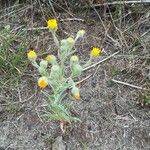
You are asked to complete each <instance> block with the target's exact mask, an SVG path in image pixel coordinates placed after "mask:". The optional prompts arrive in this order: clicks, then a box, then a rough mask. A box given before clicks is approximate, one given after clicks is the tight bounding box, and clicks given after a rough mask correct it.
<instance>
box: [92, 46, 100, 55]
mask: <svg viewBox="0 0 150 150" xmlns="http://www.w3.org/2000/svg"><path fill="white" fill-rule="evenodd" d="M100 54H101V49H100V48H98V47H93V48H92V50H91V56H92V57H98V56H100Z"/></svg>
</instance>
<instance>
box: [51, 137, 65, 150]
mask: <svg viewBox="0 0 150 150" xmlns="http://www.w3.org/2000/svg"><path fill="white" fill-rule="evenodd" d="M52 150H66V146H65V144H64V142H63V140H62V136H58V137H57V138H56V139H55V142H54V143H53V145H52Z"/></svg>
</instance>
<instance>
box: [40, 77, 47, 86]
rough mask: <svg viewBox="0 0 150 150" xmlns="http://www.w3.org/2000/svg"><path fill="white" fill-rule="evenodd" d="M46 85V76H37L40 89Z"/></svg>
mask: <svg viewBox="0 0 150 150" xmlns="http://www.w3.org/2000/svg"><path fill="white" fill-rule="evenodd" d="M47 85H48V82H47V79H46V78H44V77H41V78H39V80H38V86H39V87H40V88H41V89H44V88H45V87H46V86H47Z"/></svg>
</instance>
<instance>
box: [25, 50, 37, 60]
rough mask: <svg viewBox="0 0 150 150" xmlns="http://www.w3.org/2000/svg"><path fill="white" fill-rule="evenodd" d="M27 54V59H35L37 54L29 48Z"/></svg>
mask: <svg viewBox="0 0 150 150" xmlns="http://www.w3.org/2000/svg"><path fill="white" fill-rule="evenodd" d="M27 56H28V59H29V60H31V61H35V60H36V58H37V55H36V53H35V52H34V50H30V51H29V52H28V53H27Z"/></svg>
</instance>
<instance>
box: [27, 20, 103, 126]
mask: <svg viewBox="0 0 150 150" xmlns="http://www.w3.org/2000/svg"><path fill="white" fill-rule="evenodd" d="M47 28H48V29H49V31H50V32H51V34H52V37H53V39H54V42H55V44H56V46H57V49H58V51H57V56H54V55H53V54H49V55H47V56H46V58H45V59H42V60H41V61H40V63H39V64H38V63H37V59H38V58H37V54H36V52H35V51H34V50H29V52H28V53H27V56H28V59H29V61H30V62H31V63H32V65H33V66H34V67H35V68H37V70H38V72H39V74H40V77H39V79H38V83H37V84H38V86H39V87H40V88H41V91H42V93H44V95H45V96H46V97H47V103H48V112H47V114H46V116H47V117H48V118H49V119H50V120H56V121H60V123H61V125H62V126H63V125H64V124H66V123H71V122H73V121H75V122H76V121H81V120H80V119H79V118H77V117H74V116H73V115H72V114H71V111H70V110H71V108H72V106H73V102H74V100H72V99H75V100H80V99H81V97H80V90H79V88H78V87H77V85H76V82H75V80H76V79H78V78H79V77H80V75H81V73H82V72H83V69H84V68H85V67H87V66H89V65H91V63H92V60H93V59H95V58H96V57H98V56H99V55H100V54H101V49H100V48H98V47H93V48H92V49H91V52H90V57H89V60H88V61H87V62H86V63H85V64H83V65H81V63H80V60H79V56H77V55H74V53H75V52H76V50H75V48H74V47H75V43H76V42H77V41H78V39H79V38H83V36H84V34H85V31H84V30H79V31H78V32H77V34H76V37H75V38H73V37H68V38H66V39H62V40H60V41H59V40H58V36H57V34H56V32H57V30H58V23H57V20H56V19H49V20H48V21H47ZM67 61H69V67H70V75H69V76H67V75H66V72H65V70H66V68H68V66H66V64H68V63H66V62H67ZM48 86H49V87H51V89H52V94H51V95H50V94H49V93H48V92H45V90H44V89H45V88H46V87H48ZM68 89H70V92H71V94H72V98H71V99H70V98H69V97H68V95H67V90H68Z"/></svg>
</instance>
